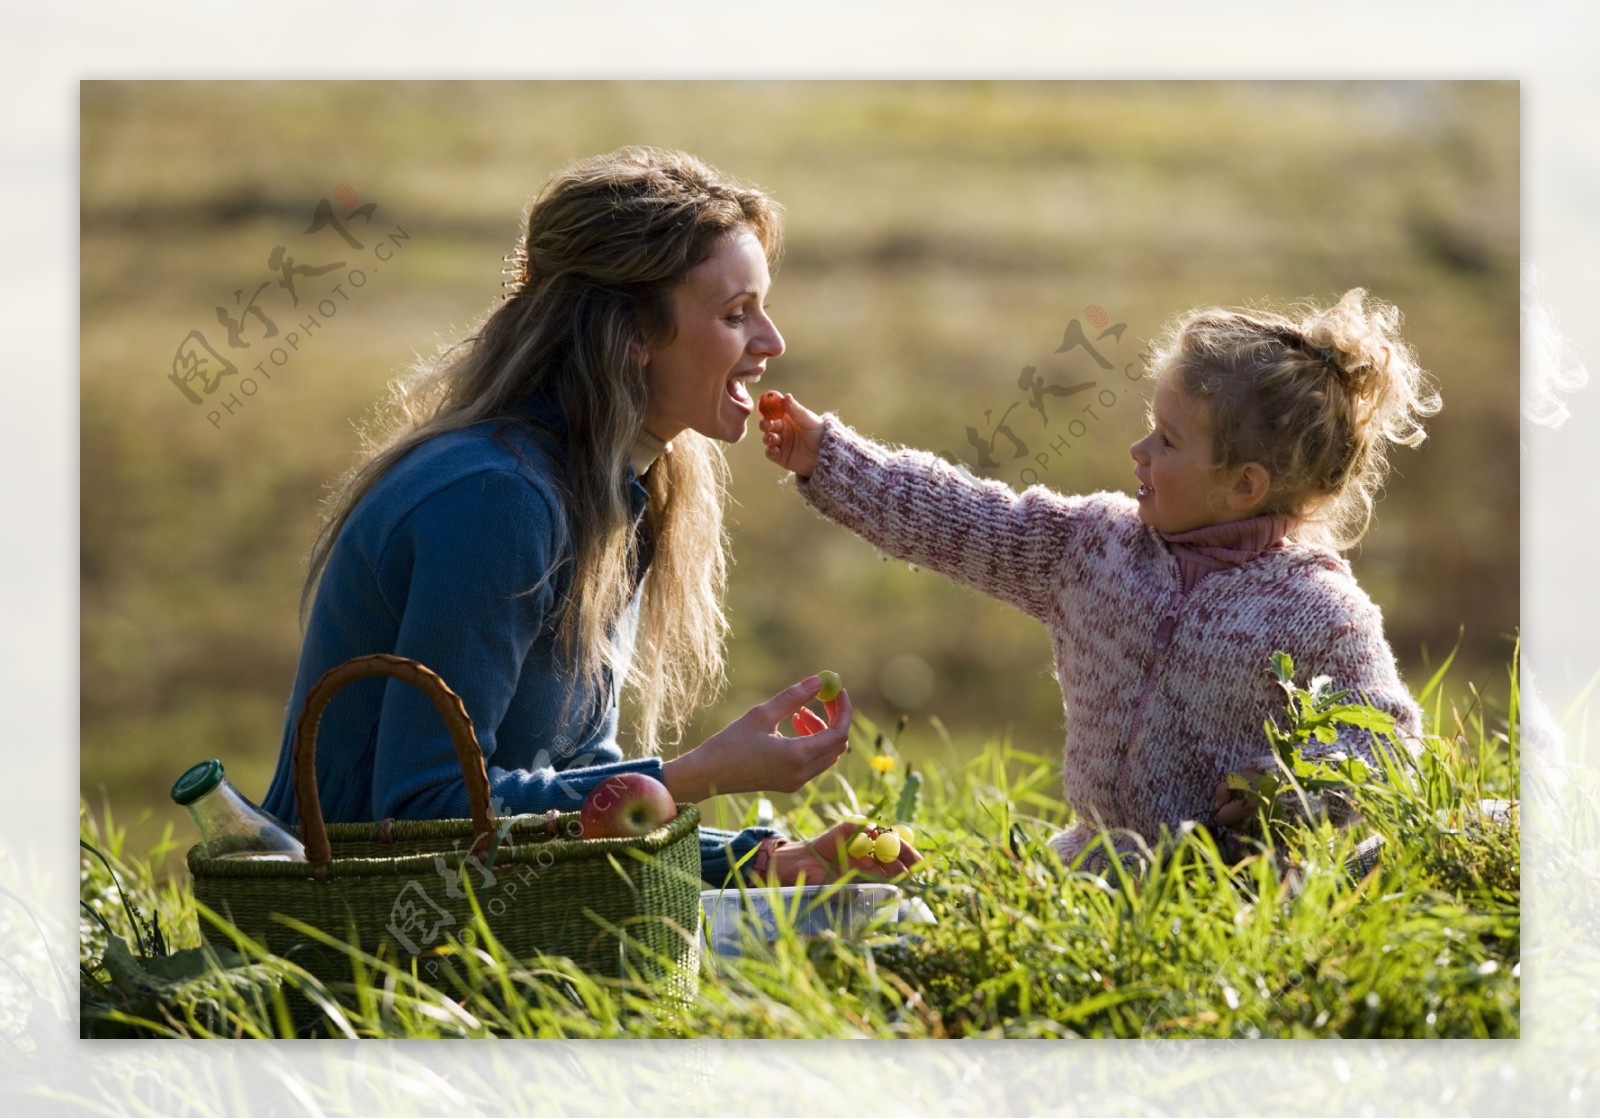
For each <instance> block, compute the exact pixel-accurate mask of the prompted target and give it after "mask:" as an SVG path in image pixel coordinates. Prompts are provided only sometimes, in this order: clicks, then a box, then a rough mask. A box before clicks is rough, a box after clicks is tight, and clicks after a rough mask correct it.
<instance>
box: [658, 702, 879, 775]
mask: <svg viewBox="0 0 1600 1119" xmlns="http://www.w3.org/2000/svg"><path fill="white" fill-rule="evenodd" d="M821 687H822V680H821V678H820V677H817V676H812V677H809V678H808V679H805V680H802V681H800V683H798V684H795V685H794V686H793V687H789V688H785V689H784V690H783V691H781V692H779V693H778V694H777V695H775V696H773V697H772V698H771V699H769V700H767V701H766V702H765V703H762V704H758V705H757V706H755V707H752V708H751V709H750V710H749V711H747V712H745V713H744V714H743V715H741V716H740V717H739V718H738V719H735V720H734V721H733V722H731V723H729V724H728V725H727V726H726V727H723V728H722V729H721V730H720V731H718V732H717V733H716V734H714V735H712V736H711V737H710V738H708V739H706V740H705V742H703V743H701V744H700V745H699V746H696V747H695V748H694V749H693V750H690V751H689V752H688V753H687V754H683V755H681V756H679V757H676V758H673V759H672V760H671V761H669V762H667V763H665V764H664V765H663V766H662V767H661V770H662V776H663V777H664V778H665V779H666V785H667V788H668V789H669V790H671V792H672V795H673V798H674V799H676V800H680V801H701V800H705V799H706V798H708V797H711V796H715V795H717V794H719V793H770V792H777V793H794V792H798V791H800V789H801V788H803V787H804V786H805V784H806V782H808V781H810V780H811V779H812V778H813V777H815V776H817V775H818V774H819V773H822V772H824V771H826V770H827V769H828V768H829V767H830V766H832V765H833V763H834V762H836V761H838V760H839V759H840V758H841V757H842V756H844V752H845V748H846V747H847V746H848V745H849V737H848V736H849V732H850V719H851V717H852V715H853V714H854V709H853V708H852V707H851V706H850V693H849V692H845V691H841V692H840V693H839V694H838V695H837V696H836V697H834V698H833V699H831V700H828V701H827V702H826V703H825V704H823V707H824V708H825V709H826V710H827V712H828V721H827V722H826V723H823V722H822V720H821V719H819V718H818V717H817V716H816V715H815V714H813V713H811V712H807V713H806V715H803V716H800V717H799V718H798V719H796V718H795V716H796V715H797V714H798V713H799V712H800V711H801V709H802V708H804V707H805V705H806V704H807V703H808V702H810V701H811V700H813V699H815V698H816V696H817V692H818V690H820V689H821ZM786 720H792V725H794V726H795V728H796V729H797V730H802V728H803V727H810V728H814V732H813V733H802V735H801V737H798V738H787V737H785V736H784V735H782V734H780V733H778V725H779V724H780V723H783V722H784V721H786ZM819 724H820V726H819Z"/></svg>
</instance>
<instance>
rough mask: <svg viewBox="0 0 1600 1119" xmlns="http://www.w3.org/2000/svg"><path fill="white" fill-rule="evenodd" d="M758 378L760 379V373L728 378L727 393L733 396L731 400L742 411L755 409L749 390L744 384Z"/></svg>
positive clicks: (753, 381) (752, 382)
mask: <svg viewBox="0 0 1600 1119" xmlns="http://www.w3.org/2000/svg"><path fill="white" fill-rule="evenodd" d="M759 380H761V374H760V373H757V374H755V375H754V376H753V377H732V378H730V379H729V380H728V386H727V392H728V395H729V396H731V397H732V398H733V402H734V403H735V404H737V405H738V406H739V407H740V409H741V410H742V411H745V412H750V411H754V410H755V406H756V405H755V401H754V400H752V399H750V390H749V389H747V388H746V387H745V385H746V384H752V385H753V384H755V383H756V382H757V381H759Z"/></svg>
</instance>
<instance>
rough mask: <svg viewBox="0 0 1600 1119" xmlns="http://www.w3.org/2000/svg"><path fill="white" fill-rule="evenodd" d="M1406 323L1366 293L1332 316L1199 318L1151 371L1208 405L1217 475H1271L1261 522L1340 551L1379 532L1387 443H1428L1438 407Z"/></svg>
mask: <svg viewBox="0 0 1600 1119" xmlns="http://www.w3.org/2000/svg"><path fill="white" fill-rule="evenodd" d="M1400 323H1401V315H1400V311H1399V309H1398V308H1397V307H1395V306H1394V305H1393V304H1390V303H1384V302H1381V301H1379V300H1375V299H1372V298H1370V297H1369V296H1368V295H1367V292H1366V290H1365V289H1363V288H1352V289H1350V290H1349V291H1347V292H1345V293H1344V295H1343V296H1342V297H1341V298H1340V299H1339V300H1338V302H1336V303H1334V304H1333V305H1332V306H1329V307H1318V306H1316V305H1314V304H1310V303H1299V304H1295V305H1293V306H1292V307H1289V308H1287V309H1286V310H1284V311H1281V312H1280V311H1274V310H1271V309H1265V308H1261V309H1258V308H1247V309H1238V310H1229V309H1223V308H1220V307H1204V308H1199V309H1196V310H1193V311H1189V312H1186V313H1184V314H1182V315H1179V316H1177V317H1176V318H1175V319H1174V320H1172V321H1171V322H1170V323H1168V324H1167V326H1166V328H1165V329H1164V331H1163V333H1162V335H1161V337H1160V338H1158V339H1157V341H1156V342H1155V343H1153V344H1152V346H1151V356H1150V359H1149V368H1150V372H1151V375H1152V376H1153V377H1155V378H1156V379H1157V380H1161V379H1164V378H1168V377H1171V378H1173V380H1172V382H1171V383H1172V384H1173V386H1174V387H1175V388H1177V389H1179V390H1180V391H1182V392H1183V393H1184V394H1185V395H1187V396H1190V397H1192V398H1194V399H1197V400H1201V401H1204V402H1205V403H1206V404H1207V405H1209V407H1210V410H1211V424H1212V443H1213V447H1212V458H1213V460H1214V461H1215V463H1216V464H1217V465H1218V466H1219V467H1224V468H1226V467H1232V466H1238V465H1241V464H1243V463H1247V462H1258V463H1260V464H1261V465H1262V466H1264V467H1266V470H1267V473H1268V475H1269V477H1270V479H1271V481H1270V488H1269V490H1268V494H1267V504H1266V506H1265V507H1264V508H1263V510H1262V511H1263V512H1269V513H1286V514H1289V515H1290V516H1292V517H1295V518H1297V519H1298V520H1299V522H1300V523H1299V525H1298V526H1297V527H1296V529H1295V530H1294V532H1293V533H1292V535H1293V536H1294V537H1295V538H1296V539H1298V540H1301V541H1303V542H1306V543H1315V544H1322V545H1325V546H1327V547H1331V548H1334V549H1336V550H1340V551H1342V550H1344V549H1346V548H1351V547H1354V546H1355V545H1356V544H1357V543H1358V542H1359V541H1360V540H1361V538H1362V537H1363V536H1365V535H1366V532H1367V528H1368V527H1369V526H1370V524H1371V522H1372V509H1373V503H1374V500H1375V498H1376V495H1377V493H1378V491H1379V489H1380V488H1381V487H1382V485H1383V481H1384V478H1385V477H1386V476H1387V473H1388V468H1389V463H1388V448H1389V444H1391V443H1393V444H1399V445H1401V446H1406V447H1415V446H1418V445H1419V444H1421V443H1422V441H1423V440H1424V439H1425V438H1427V434H1426V432H1424V431H1423V429H1422V420H1423V418H1425V417H1427V416H1431V415H1433V414H1435V413H1437V412H1438V411H1439V408H1440V406H1441V405H1440V401H1439V396H1438V393H1437V392H1436V391H1434V389H1433V387H1432V385H1431V383H1430V378H1429V377H1428V374H1427V372H1426V371H1425V370H1424V369H1423V368H1422V367H1421V365H1419V364H1418V361H1417V355H1416V352H1415V351H1414V350H1413V349H1412V348H1411V347H1410V346H1409V345H1407V344H1406V343H1405V342H1404V341H1403V340H1402V339H1401V338H1400V333H1399V330H1400Z"/></svg>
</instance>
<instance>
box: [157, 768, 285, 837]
mask: <svg viewBox="0 0 1600 1119" xmlns="http://www.w3.org/2000/svg"><path fill="white" fill-rule="evenodd" d="M172 799H173V800H175V801H177V802H178V803H179V804H181V805H183V806H184V807H185V808H187V809H188V810H189V816H190V817H191V818H192V819H193V820H194V826H195V828H196V830H198V831H199V832H200V842H201V843H202V844H204V845H205V854H206V855H207V856H208V857H210V858H213V859H272V860H277V861H280V862H297V863H303V862H305V861H306V849H305V845H304V844H303V843H301V842H300V840H298V839H297V838H295V836H294V833H293V832H291V831H290V830H289V829H288V828H287V827H285V826H284V825H283V822H282V821H280V820H278V819H276V818H275V817H274V816H273V815H272V814H271V813H269V812H267V811H266V810H264V809H262V808H258V807H257V806H256V805H254V804H251V803H250V801H249V800H248V799H246V798H245V797H244V796H243V795H242V794H241V793H240V792H239V790H238V789H235V788H234V787H233V786H232V785H231V784H229V783H228V779H227V778H226V777H225V776H223V773H222V763H221V762H219V761H218V760H217V759H216V758H208V759H207V760H205V761H203V762H200V763H199V764H197V765H192V766H190V767H189V768H188V769H186V770H184V772H183V775H182V776H181V777H179V778H178V779H177V780H176V781H175V782H173V785H172Z"/></svg>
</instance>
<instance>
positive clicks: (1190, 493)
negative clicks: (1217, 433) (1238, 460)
mask: <svg viewBox="0 0 1600 1119" xmlns="http://www.w3.org/2000/svg"><path fill="white" fill-rule="evenodd" d="M1150 415H1151V430H1150V434H1149V435H1146V436H1145V437H1144V438H1143V439H1141V440H1139V441H1138V442H1137V443H1135V444H1134V445H1133V446H1132V447H1130V448H1129V450H1130V451H1131V452H1132V454H1133V461H1134V471H1133V474H1134V477H1136V478H1138V479H1139V491H1138V494H1137V497H1138V499H1139V519H1140V520H1142V521H1144V523H1145V524H1147V525H1150V526H1151V527H1152V528H1154V529H1155V530H1156V531H1158V532H1164V533H1168V534H1174V533H1179V532H1188V531H1190V530H1191V529H1196V528H1204V527H1206V526H1208V525H1217V524H1226V523H1227V522H1228V521H1236V520H1241V519H1243V518H1244V517H1246V516H1249V515H1250V514H1251V512H1252V511H1253V510H1251V509H1250V508H1248V507H1244V508H1241V507H1240V505H1239V504H1238V497H1237V495H1238V489H1237V475H1238V474H1239V471H1240V470H1242V469H1243V468H1237V469H1235V470H1227V471H1225V470H1222V469H1221V468H1219V467H1218V466H1217V465H1216V464H1215V463H1214V462H1213V461H1212V458H1211V409H1210V407H1209V406H1208V405H1207V404H1205V403H1204V402H1203V401H1200V400H1196V399H1194V398H1193V397H1191V396H1186V395H1185V394H1184V393H1182V392H1180V391H1178V390H1177V389H1175V388H1172V387H1170V386H1169V384H1168V383H1167V381H1166V380H1163V381H1162V382H1161V383H1160V384H1158V385H1157V387H1156V394H1155V400H1154V401H1153V403H1152V404H1151V407H1150Z"/></svg>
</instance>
